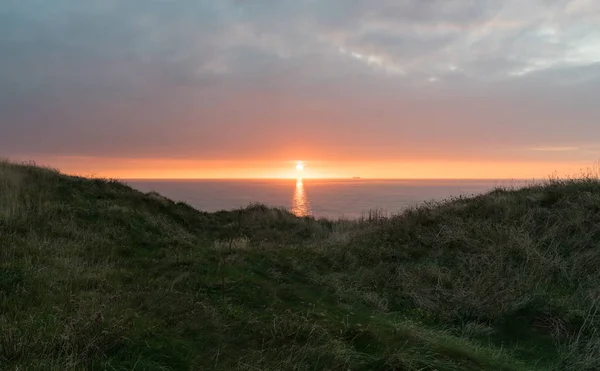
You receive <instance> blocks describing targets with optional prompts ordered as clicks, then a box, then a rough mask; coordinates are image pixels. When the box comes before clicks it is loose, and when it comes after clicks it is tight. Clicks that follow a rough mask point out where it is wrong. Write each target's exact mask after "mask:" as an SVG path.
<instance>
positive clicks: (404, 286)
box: [0, 162, 600, 371]
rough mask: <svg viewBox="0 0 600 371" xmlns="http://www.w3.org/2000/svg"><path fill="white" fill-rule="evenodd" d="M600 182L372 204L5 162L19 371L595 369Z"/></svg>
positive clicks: (3, 345)
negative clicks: (266, 200)
mask: <svg viewBox="0 0 600 371" xmlns="http://www.w3.org/2000/svg"><path fill="white" fill-rule="evenodd" d="M598 267H600V181H598V180H597V179H595V178H592V177H586V178H584V179H575V180H568V181H560V180H552V181H548V182H547V183H546V184H544V185H540V186H535V187H530V188H526V189H521V190H516V191H509V190H502V189H498V190H495V191H493V192H490V193H488V194H486V195H482V196H477V197H473V198H460V199H453V200H448V201H446V202H442V203H437V204H426V205H423V206H421V207H419V208H415V209H412V210H409V211H407V212H405V213H403V214H400V215H397V216H393V217H389V218H384V217H380V216H378V215H377V214H375V215H372V217H371V218H367V219H365V220H359V221H344V220H340V221H329V220H314V219H312V218H297V217H295V216H293V215H292V214H290V213H288V212H287V211H285V210H279V209H272V208H267V207H265V206H262V205H252V206H249V207H247V208H245V209H242V210H233V211H223V212H217V213H205V212H201V211H197V210H195V209H193V208H191V207H189V206H188V205H186V204H183V203H175V202H173V201H170V200H168V199H166V198H164V197H162V196H160V195H157V194H144V193H141V192H138V191H136V190H133V189H131V188H129V187H128V186H126V185H124V184H120V183H118V182H115V181H109V180H101V179H84V178H78V177H70V176H66V175H62V174H60V173H58V172H56V171H54V170H50V169H45V168H39V167H35V166H26V165H17V164H10V163H6V162H5V163H0V369H2V370H5V369H6V370H17V369H18V370H344V371H345V370H506V371H509V370H511V371H512V370H515V371H516V370H561V371H562V370H598V369H600V335H599V334H598V333H597V331H596V329H597V328H598V326H599V325H600V314H598V305H599V298H600V269H599V268H598Z"/></svg>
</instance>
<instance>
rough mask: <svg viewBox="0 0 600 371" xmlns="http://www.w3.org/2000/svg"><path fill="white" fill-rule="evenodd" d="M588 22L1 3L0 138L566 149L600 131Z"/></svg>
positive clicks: (151, 0)
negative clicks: (274, 139) (474, 139)
mask: <svg viewBox="0 0 600 371" xmlns="http://www.w3.org/2000/svg"><path fill="white" fill-rule="evenodd" d="M598 24H600V3H599V2H597V1H593V0H592V1H586V0H572V1H566V0H565V1H559V0H556V1H548V0H546V1H544V0H533V1H528V2H523V1H520V0H507V1H491V0H490V1H476V0H464V1H444V0H426V1H422V0H419V1H417V0H412V1H408V0H403V1H392V0H372V1H362V0H330V1H315V0H304V1H301V0H295V1H291V0H289V1H276V0H256V1H242V0H238V1H226V0H223V1H211V0H203V1H192V0H183V1H176V2H171V1H159V0H148V1H141V0H130V1H126V0H90V1H76V0H55V1H52V2H48V1H45V0H30V1H27V2H25V1H19V0H8V1H6V2H3V4H2V5H0V56H1V57H2V58H0V134H1V135H0V148H3V149H5V150H10V151H12V152H16V151H21V152H27V151H34V150H36V151H43V152H47V153H68V154H94V155H102V154H103V153H104V154H106V153H109V152H110V153H113V154H114V153H120V154H122V155H127V156H146V155H148V154H147V150H145V149H144V148H148V147H152V148H153V155H160V156H184V155H190V156H199V157H202V156H213V157H215V156H216V157H218V156H224V155H226V154H227V153H233V154H234V155H239V154H240V153H243V151H246V150H248V151H250V150H252V151H254V152H255V153H256V151H259V150H264V151H267V152H268V151H269V150H271V151H272V152H276V151H277V150H278V149H277V148H272V147H273V144H272V143H269V142H268V141H267V140H266V139H264V138H263V137H264V135H263V134H264V132H270V133H275V134H274V135H279V136H280V137H281V138H284V139H285V138H286V137H288V138H289V136H291V135H294V136H295V137H297V138H300V139H302V140H306V141H309V140H310V141H312V142H313V143H315V145H317V144H319V145H322V146H326V145H327V143H329V142H331V141H334V140H336V138H338V137H339V136H340V134H339V133H340V132H342V133H351V132H352V130H354V131H358V130H360V128H361V127H362V126H361V125H368V126H369V128H371V131H370V132H369V133H368V134H365V135H362V136H360V137H355V136H354V137H353V136H352V135H350V134H344V135H345V136H344V138H345V139H344V141H345V143H346V144H340V146H344V145H347V146H348V147H351V148H357V147H360V146H361V145H362V146H364V148H371V147H369V146H373V145H374V144H376V143H378V144H380V145H381V148H385V149H386V151H388V150H389V152H388V153H390V155H392V154H393V155H394V156H396V155H398V154H402V153H403V152H402V150H401V149H399V148H398V147H400V146H399V145H398V143H400V144H401V145H402V146H404V147H405V148H407V150H411V151H413V153H416V151H419V148H417V147H418V146H417V145H416V144H415V145H412V146H411V143H413V142H414V143H420V144H419V146H421V147H423V144H422V143H432V144H436V145H437V144H440V146H441V145H442V144H443V145H445V146H454V147H456V151H455V152H457V153H459V152H460V153H462V154H463V155H468V154H470V153H478V154H479V155H482V156H483V155H484V154H485V153H486V148H489V147H490V145H489V144H486V142H485V141H494V140H496V141H497V142H496V143H504V144H505V145H506V146H513V147H519V146H530V145H531V146H539V147H543V146H564V144H561V143H560V141H561V140H563V141H569V142H570V143H571V142H572V143H574V144H572V145H578V143H582V142H584V141H585V140H586V139H587V138H589V137H590V136H591V135H600V131H599V130H600V125H598V124H597V123H598V121H599V120H600V117H599V116H600V114H599V108H598V107H597V106H596V104H595V103H594V101H593V99H592V98H591V97H594V96H600V88H599V86H600V68H599V67H598V66H599V64H598V63H600V52H599V50H600V28H599V27H598V26H597V25H598ZM549 92H551V93H549ZM248 97H252V99H249V98H248ZM327 102H331V104H329V105H328V104H326V103H327ZM474 102H475V103H474ZM432 107H435V108H432ZM436 110H437V111H438V113H435V112H432V111H436ZM406 115H410V117H411V119H413V120H416V121H421V122H420V123H418V124H415V123H414V122H407V121H406V120H405V117H406ZM182 116H183V117H182ZM267 119H269V120H271V121H269V122H267ZM291 119H294V120H296V121H295V122H301V123H302V125H300V124H297V123H295V124H293V125H292V127H289V128H287V127H285V128H282V127H284V126H286V125H290V124H289V122H290V121H291ZM324 119H328V120H329V121H328V122H329V125H328V127H327V128H323V127H322V126H323V125H322V124H312V123H313V122H317V121H318V122H322V120H324ZM319 120H321V121H319ZM365 123H367V124H365ZM225 131H228V132H232V131H233V132H236V133H237V134H236V135H229V136H228V135H225V134H223V133H224V132H225ZM117 132H118V133H119V134H118V137H115V133H117ZM63 133H69V135H70V136H74V137H76V138H77V140H72V139H66V136H65V135H63ZM432 133H436V134H437V135H438V136H439V137H440V138H442V139H435V138H431V136H432ZM473 133H474V134H475V135H479V136H480V138H481V143H471V144H469V143H468V139H464V138H469V137H470V136H472V134H473ZM36 134H37V135H36ZM397 138H402V139H397ZM534 139H535V141H539V142H541V143H532V141H533V140H534ZM286 140H289V139H286ZM250 142H253V143H250ZM215 143H219V147H218V148H217V146H215V145H214V144H215ZM569 145H571V144H569ZM469 146H470V148H469ZM269 148H271V149H269ZM519 148H520V147H519ZM381 155H382V156H383V155H384V153H382V154H381Z"/></svg>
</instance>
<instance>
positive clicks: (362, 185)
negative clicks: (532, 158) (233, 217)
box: [125, 179, 533, 218]
mask: <svg viewBox="0 0 600 371" xmlns="http://www.w3.org/2000/svg"><path fill="white" fill-rule="evenodd" d="M125 182H126V183H127V184H129V185H130V186H132V187H134V188H137V189H139V190H141V191H143V192H150V191H156V192H158V193H160V194H162V195H163V196H165V197H168V198H170V199H173V200H175V201H184V202H186V203H188V204H189V205H191V206H193V207H195V208H197V209H199V210H205V211H218V210H229V209H234V208H239V207H241V206H247V205H249V204H251V203H256V202H260V203H263V204H266V205H269V206H281V207H285V208H287V209H290V210H291V211H292V212H294V213H295V214H296V215H313V216H315V217H329V218H339V217H345V218H357V217H360V216H361V215H364V214H365V213H368V211H369V210H374V209H380V210H383V211H384V212H387V213H389V214H392V213H397V212H400V211H402V210H404V209H405V208H407V207H410V206H414V205H418V204H420V203H422V202H424V201H432V200H443V199H447V198H450V197H457V196H469V195H475V194H480V193H484V192H486V191H489V190H491V189H493V188H495V187H511V188H513V187H516V188H518V187H522V186H525V185H528V184H532V183H533V181H524V180H362V179H348V180H317V179H304V180H295V179H289V180H126V181H125Z"/></svg>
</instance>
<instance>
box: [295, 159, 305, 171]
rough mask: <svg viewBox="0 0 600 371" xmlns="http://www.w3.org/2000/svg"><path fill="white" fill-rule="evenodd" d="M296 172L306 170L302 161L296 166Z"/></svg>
mask: <svg viewBox="0 0 600 371" xmlns="http://www.w3.org/2000/svg"><path fill="white" fill-rule="evenodd" d="M296 170H298V172H301V171H302V170H304V163H303V162H302V161H300V162H298V163H297V164H296Z"/></svg>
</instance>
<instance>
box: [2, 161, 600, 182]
mask: <svg viewBox="0 0 600 371" xmlns="http://www.w3.org/2000/svg"><path fill="white" fill-rule="evenodd" d="M9 160H12V161H29V160H33V161H36V162H37V163H38V164H40V165H44V166H50V167H54V168H57V169H59V170H60V171H62V172H64V173H67V174H73V175H79V176H85V177H105V178H117V179H251V178H256V179H275V178H283V179H296V178H298V177H299V175H300V173H301V175H302V176H301V177H302V178H303V179H310V178H321V179H326V178H352V177H360V178H363V179H369V178H370V179H531V178H536V179H545V178H548V177H549V176H558V177H573V176H578V175H581V174H582V172H585V171H587V170H588V169H590V168H591V167H592V165H593V164H591V163H583V162H541V161H538V162H533V161H529V162H503V161H465V160H463V161H433V160H428V161H416V160H414V161H361V162H357V161H317V160H311V161H310V163H311V166H310V168H308V167H305V166H303V167H302V171H300V169H299V167H298V165H299V162H297V161H265V160H262V161H199V160H183V159H119V158H96V157H66V156H65V157H38V158H30V157H29V158H25V157H23V158H12V159H9ZM293 164H295V165H293ZM302 164H303V165H304V164H305V162H302ZM290 165H291V166H290ZM294 166H295V168H294Z"/></svg>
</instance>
